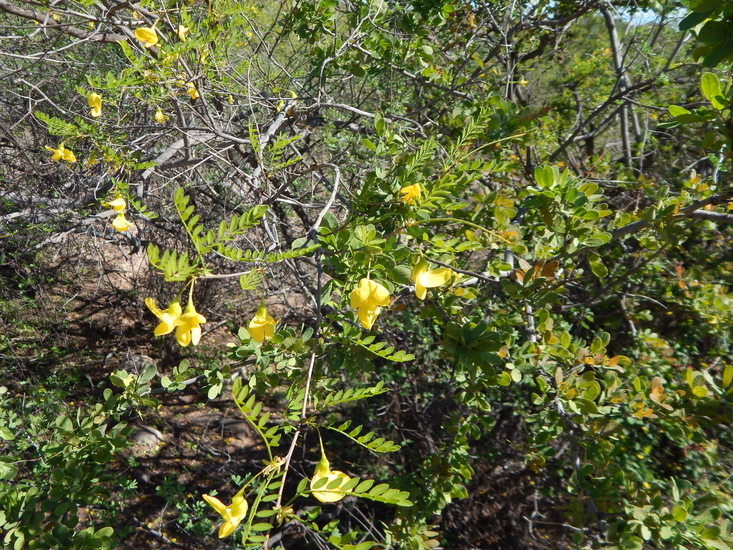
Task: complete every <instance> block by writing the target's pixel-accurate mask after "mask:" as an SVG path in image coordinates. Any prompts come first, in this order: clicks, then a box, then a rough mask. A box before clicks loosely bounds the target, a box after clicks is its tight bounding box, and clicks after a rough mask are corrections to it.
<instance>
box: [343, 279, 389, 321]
mask: <svg viewBox="0 0 733 550" xmlns="http://www.w3.org/2000/svg"><path fill="white" fill-rule="evenodd" d="M388 305H389V291H388V290H387V289H386V288H384V287H383V286H382V285H380V284H379V283H377V282H374V281H372V280H371V279H368V278H364V279H362V280H361V281H359V286H358V287H356V288H355V289H354V290H352V291H351V307H353V308H354V309H356V313H357V315H358V316H359V321H360V322H361V326H363V327H364V328H365V329H367V330H370V329H371V328H372V325H373V324H374V321H376V320H377V316H378V315H379V312H380V311H381V310H382V307H383V306H388Z"/></svg>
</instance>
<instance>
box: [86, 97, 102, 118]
mask: <svg viewBox="0 0 733 550" xmlns="http://www.w3.org/2000/svg"><path fill="white" fill-rule="evenodd" d="M87 103H88V104H89V107H90V108H91V109H92V116H93V117H95V118H96V117H98V116H102V96H100V95H99V94H96V93H94V92H92V93H91V94H89V97H88V98H87Z"/></svg>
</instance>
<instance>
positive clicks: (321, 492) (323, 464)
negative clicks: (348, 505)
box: [311, 449, 351, 503]
mask: <svg viewBox="0 0 733 550" xmlns="http://www.w3.org/2000/svg"><path fill="white" fill-rule="evenodd" d="M323 479H325V480H326V481H321V480H323ZM337 480H338V481H337ZM349 481H351V478H350V477H349V476H347V475H346V474H345V473H343V472H340V471H338V470H331V465H330V464H329V463H328V459H327V458H326V453H324V452H323V449H321V460H319V461H318V464H316V471H315V473H314V474H313V477H312V478H311V494H312V495H313V496H314V497H316V498H317V499H318V500H320V501H321V502H327V503H328V502H338V501H339V500H341V499H342V498H344V497H345V496H346V494H347V493H349V492H351V491H350V490H346V491H344V490H343V489H341V487H343V486H344V484H345V483H348V482H349ZM319 482H320V483H319Z"/></svg>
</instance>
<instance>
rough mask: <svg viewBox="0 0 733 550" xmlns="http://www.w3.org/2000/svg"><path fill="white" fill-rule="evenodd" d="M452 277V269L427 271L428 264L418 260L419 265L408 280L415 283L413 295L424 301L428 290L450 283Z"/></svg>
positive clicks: (443, 268) (442, 268) (444, 268)
mask: <svg viewBox="0 0 733 550" xmlns="http://www.w3.org/2000/svg"><path fill="white" fill-rule="evenodd" d="M452 276H453V270H452V269H450V268H448V267H441V268H440V269H431V270H430V271H428V262H426V261H425V260H420V263H418V264H417V265H416V266H415V267H414V268H413V270H412V273H411V274H410V279H412V280H413V281H414V282H415V295H416V296H417V297H418V298H419V299H421V300H424V299H425V295H426V294H427V292H428V289H429V288H435V287H438V286H443V285H444V284H446V283H447V282H448V281H450V279H451V277H452Z"/></svg>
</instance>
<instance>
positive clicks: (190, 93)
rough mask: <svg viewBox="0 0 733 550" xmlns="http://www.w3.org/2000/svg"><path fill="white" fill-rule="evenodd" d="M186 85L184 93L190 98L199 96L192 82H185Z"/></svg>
mask: <svg viewBox="0 0 733 550" xmlns="http://www.w3.org/2000/svg"><path fill="white" fill-rule="evenodd" d="M186 86H188V89H187V90H186V93H187V94H188V96H189V97H190V98H191V99H198V98H199V92H198V90H197V89H196V86H194V85H193V82H187V83H186Z"/></svg>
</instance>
